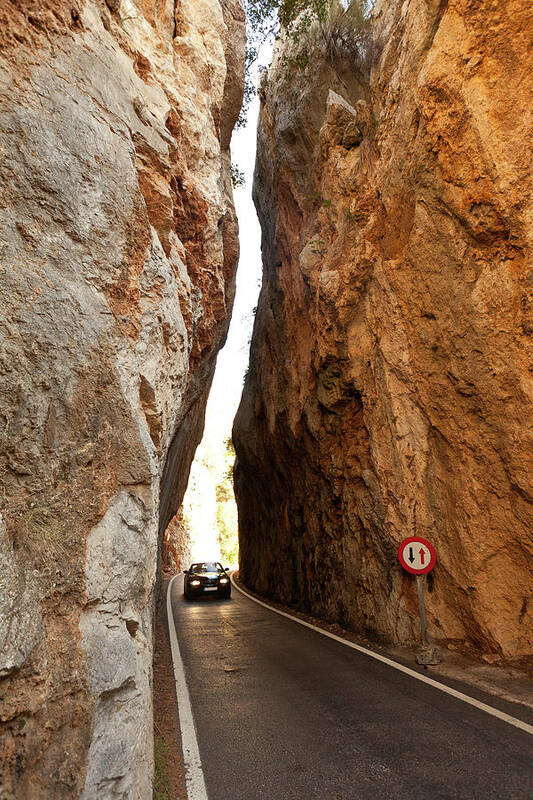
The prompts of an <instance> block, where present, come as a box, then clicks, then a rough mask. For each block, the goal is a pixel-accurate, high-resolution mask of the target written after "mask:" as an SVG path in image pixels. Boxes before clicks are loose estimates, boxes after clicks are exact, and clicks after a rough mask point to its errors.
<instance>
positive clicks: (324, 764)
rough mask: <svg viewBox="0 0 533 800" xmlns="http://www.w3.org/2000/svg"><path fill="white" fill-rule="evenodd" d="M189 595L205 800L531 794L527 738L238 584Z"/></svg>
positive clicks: (187, 667)
mask: <svg viewBox="0 0 533 800" xmlns="http://www.w3.org/2000/svg"><path fill="white" fill-rule="evenodd" d="M182 587H183V580H182V577H181V576H180V577H178V578H177V579H176V580H175V581H174V583H173V586H172V595H171V606H172V612H173V616H174V621H175V626H176V631H177V636H178V641H179V647H180V650H181V656H182V660H183V665H184V671H185V677H186V681H187V685H188V688H189V695H190V700H191V706H192V712H193V716H194V722H195V726H196V731H197V740H198V745H199V751H200V758H201V762H202V768H203V772H204V778H205V785H206V788H207V794H208V797H209V800H256V798H257V800H259V798H269V800H293V798H294V800H315V799H316V800H365V799H366V798H373V800H389V798H390V800H400V799H401V798H405V800H445V798H446V800H448V798H449V799H450V800H451V798H453V799H454V800H461V799H463V798H464V800H467V799H468V800H473V799H475V800H489V799H490V798H494V800H496V799H497V800H511V799H513V800H531V799H532V798H533V736H532V735H531V734H529V733H527V732H525V731H522V730H519V729H517V728H514V727H512V726H511V725H509V724H507V723H506V722H503V721H501V720H499V719H496V718H494V717H491V716H490V715H488V714H487V713H485V712H483V711H481V710H479V709H477V708H474V707H472V706H470V705H468V704H466V703H464V702H462V701H460V700H458V699H455V698H454V697H451V696H449V695H447V694H444V693H443V692H441V691H439V690H438V689H435V688H433V687H431V686H427V685H426V684H424V683H421V682H420V681H419V680H416V679H414V678H412V677H409V676H408V675H405V674H402V673H401V672H398V671H397V670H395V669H392V668H391V667H388V666H386V665H385V664H381V663H379V662H377V661H375V660H373V659H372V658H369V657H368V656H365V655H364V654H362V653H359V652H357V651H354V650H351V649H350V648H348V647H346V646H345V645H343V644H341V643H339V642H336V641H333V640H331V639H328V638H326V637H325V636H322V635H320V634H319V633H317V632H315V631H313V630H309V629H307V628H304V627H302V626H301V625H299V624H298V623H295V622H292V621H291V620H288V619H285V618H283V617H280V616H279V615H278V614H275V613H273V612H272V611H269V610H267V609H265V608H263V607H262V606H260V605H258V604H256V603H254V602H253V601H252V600H250V599H248V598H246V597H244V596H243V595H242V594H240V592H239V591H237V590H236V589H235V588H233V593H232V599H231V600H229V601H228V600H218V599H217V598H212V597H205V598H201V599H199V600H195V601H192V602H189V603H187V602H186V601H185V600H184V598H183V594H182V591H183V589H182ZM426 674H428V673H426ZM439 680H440V679H439ZM447 683H448V685H453V686H454V687H455V688H459V689H460V690H461V691H463V692H465V693H466V694H469V695H471V696H473V697H476V698H477V699H479V700H482V701H484V702H485V703H488V704H489V705H492V706H496V707H497V708H499V709H500V710H502V711H506V712H507V713H509V714H511V715H513V716H515V717H519V718H521V719H522V720H523V721H524V722H527V723H530V724H531V723H532V722H533V719H532V714H530V713H529V712H528V711H527V710H526V709H524V708H523V707H521V706H516V705H514V704H510V703H505V702H504V701H502V700H499V699H495V698H492V697H490V696H488V695H484V694H483V693H481V692H478V691H476V690H474V689H472V688H471V687H467V688H465V686H463V685H459V684H452V683H451V682H450V681H447Z"/></svg>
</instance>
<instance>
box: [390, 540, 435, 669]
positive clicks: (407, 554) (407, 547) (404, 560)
mask: <svg viewBox="0 0 533 800" xmlns="http://www.w3.org/2000/svg"><path fill="white" fill-rule="evenodd" d="M398 559H399V561H400V564H401V565H402V567H403V568H404V569H405V570H407V572H410V573H411V574H412V575H416V590H417V593H418V611H419V613H420V636H421V638H422V644H423V645H424V646H425V647H429V644H430V642H429V636H428V623H427V617H426V606H425V601H424V583H425V578H424V575H427V573H428V572H431V570H432V569H433V567H434V566H435V564H436V562H437V553H436V552H435V548H434V547H433V545H432V544H431V543H430V542H428V540H427V539H422V537H421V536H410V537H409V538H407V539H404V540H403V542H402V543H401V545H400V546H399V548H398ZM417 660H418V659H417ZM439 660H440V659H439ZM419 663H437V662H435V661H428V660H427V659H424V661H422V662H421V661H419Z"/></svg>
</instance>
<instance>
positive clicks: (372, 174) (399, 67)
mask: <svg viewBox="0 0 533 800" xmlns="http://www.w3.org/2000/svg"><path fill="white" fill-rule="evenodd" d="M374 16H375V19H374V29H375V33H376V38H377V39H379V40H380V41H381V42H382V45H383V49H382V53H381V56H380V57H379V60H378V61H377V63H376V65H375V66H374V68H373V71H372V76H371V80H370V82H369V84H368V85H367V87H366V88H365V87H364V86H356V85H354V83H353V81H352V83H349V81H348V80H344V84H345V86H340V85H339V80H338V75H336V74H335V72H334V71H333V70H329V71H328V69H327V67H326V66H321V65H320V64H319V63H317V59H313V63H312V67H311V68H309V69H307V70H306V71H304V72H303V73H301V75H300V77H299V76H298V73H297V72H295V73H294V75H293V78H294V80H293V84H292V85H290V84H289V85H287V82H286V81H283V80H282V79H280V70H281V69H282V66H281V61H280V57H279V54H278V56H276V58H275V61H274V64H273V67H272V68H271V70H270V73H269V77H268V80H267V81H266V82H264V84H263V86H262V91H261V95H262V98H263V105H262V111H261V117H260V126H259V134H258V156H257V168H256V182H255V198H256V204H257V207H258V212H259V216H260V219H261V225H262V231H263V259H264V281H263V289H262V293H261V297H260V301H259V307H258V315H257V320H256V325H255V331H254V336H253V341H252V351H251V352H252V361H251V369H250V373H249V376H248V379H247V381H246V385H245V391H244V396H243V400H242V404H241V408H240V411H239V414H238V416H237V420H236V424H235V431H234V440H235V446H236V450H237V457H238V462H237V468H236V473H235V482H236V494H237V500H238V505H239V525H240V535H241V574H242V577H243V579H244V581H245V583H247V584H248V585H249V586H251V587H253V588H254V589H256V590H257V591H259V592H261V593H263V594H267V595H270V596H274V597H276V598H279V599H280V600H282V601H283V602H288V603H296V604H299V605H301V606H302V607H304V608H306V609H309V610H311V611H312V612H313V613H315V614H317V615H321V616H324V617H326V618H328V619H330V620H338V621H340V622H341V623H342V624H344V625H348V626H350V627H352V628H355V629H358V630H364V631H367V632H368V633H369V634H371V635H375V636H379V637H383V638H384V639H388V640H389V641H391V640H392V641H394V642H404V641H410V640H411V641H414V640H415V639H416V638H417V636H418V628H417V606H416V591H415V588H414V583H413V581H412V579H411V578H410V577H409V576H408V575H407V574H404V573H403V572H402V570H401V568H400V567H399V564H398V562H397V557H396V549H397V546H398V544H399V542H400V541H401V539H402V538H404V537H405V536H408V535H413V534H415V533H416V534H420V535H423V536H427V537H428V538H429V539H430V540H432V541H433V543H434V544H435V546H436V549H437V553H438V562H437V567H436V569H435V572H434V576H433V579H432V580H430V586H429V592H428V596H427V606H428V615H429V620H430V628H431V631H432V633H433V634H434V636H435V637H436V638H437V639H438V640H440V641H441V642H444V643H446V642H447V641H448V642H450V640H456V644H458V645H459V646H469V647H471V648H474V649H475V650H476V651H477V652H484V653H490V652H492V653H494V654H497V655H498V654H499V655H500V656H505V657H516V658H520V657H527V656H529V655H530V653H531V648H532V644H533V640H532V634H533V616H532V615H533V540H532V538H531V530H532V527H533V506H532V501H533V492H532V484H531V475H532V474H533V462H532V458H533V447H532V445H533V436H532V431H533V425H532V423H533V408H532V395H533V383H532V380H531V371H532V355H533V353H532V348H531V332H532V330H533V316H532V308H533V306H532V303H533V295H532V286H531V262H530V260H529V259H530V253H531V231H532V229H531V213H532V198H531V185H530V172H529V153H530V131H529V129H528V121H527V114H526V113H525V110H526V109H528V108H530V107H531V102H532V97H531V81H530V79H529V76H530V72H531V60H530V58H531V52H532V51H531V44H532V42H531V36H532V31H533V25H532V22H533V20H532V16H531V9H530V8H528V7H527V4H524V3H521V2H519V0H516V2H515V1H514V0H510V2H508V3H505V4H501V3H498V2H496V1H495V0H494V2H488V3H483V4H481V3H472V2H467V0H450V1H449V2H447V3H441V2H437V1H436V0H413V2H410V3H402V2H386V3H385V2H382V3H378V4H376V8H375V11H374ZM330 90H333V91H334V92H336V93H337V94H339V95H341V96H342V97H343V98H344V100H343V101H335V98H334V97H333V96H332V95H331V94H329V92H330ZM328 94H329V98H330V100H329V103H328V102H327V98H328ZM360 101H364V103H365V104H366V106H363V105H359V103H360ZM347 106H348V107H349V106H351V107H352V108H353V110H354V111H357V109H359V108H360V109H361V113H363V110H364V108H366V109H367V110H368V115H366V123H365V126H364V131H363V128H361V133H362V134H363V136H362V138H361V140H360V143H356V142H355V141H352V142H351V143H350V146H349V147H346V146H345V145H344V144H343V141H342V135H341V133H342V126H343V125H346V128H348V127H349V125H350V124H351V123H350V120H353V118H354V114H353V113H352V112H351V111H350V110H349V108H348V107H347ZM337 115H338V116H339V122H337Z"/></svg>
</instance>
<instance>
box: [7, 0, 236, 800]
mask: <svg viewBox="0 0 533 800" xmlns="http://www.w3.org/2000/svg"><path fill="white" fill-rule="evenodd" d="M0 23H1V29H2V40H3V42H2V44H3V48H2V55H1V57H0V97H1V100H0V142H1V146H0V186H1V189H0V193H1V194H0V216H1V233H0V293H1V309H2V313H1V318H0V336H1V344H0V419H1V421H2V432H1V436H2V447H1V453H0V463H1V468H2V488H3V492H2V508H1V514H2V519H3V526H2V528H1V529H0V566H1V567H2V569H1V574H0V720H1V723H0V737H1V742H0V749H1V751H2V754H3V757H2V762H1V766H0V786H1V790H0V797H2V800H4V798H5V799H6V800H7V798H15V797H17V798H18V797H24V798H40V799H41V798H67V797H80V796H81V797H83V798H86V800H89V798H98V799H99V800H101V798H108V797H109V798H111V797H113V798H118V797H124V798H126V797H128V798H130V797H138V798H148V797H151V782H152V722H151V716H152V707H151V696H150V688H151V664H152V616H153V609H154V584H155V580H156V566H157V559H158V537H159V538H160V535H161V531H162V530H163V529H164V527H165V526H166V524H167V522H168V520H169V519H170V518H171V517H172V514H173V513H174V511H175V509H176V508H177V506H178V505H179V503H180V501H181V497H180V494H181V493H182V492H183V490H184V488H185V485H186V482H187V474H188V470H189V467H190V462H191V459H192V456H193V453H194V449H195V447H196V444H197V442H198V440H199V438H200V435H201V430H202V425H203V416H204V410H205V399H206V396H207V392H208V389H209V385H210V382H211V378H212V374H213V370H214V365H215V358H216V353H217V350H218V349H219V347H220V346H221V344H222V343H223V341H224V339H225V335H226V331H227V326H228V324H229V317H230V313H231V306H232V302H233V294H234V272H235V267H236V260H237V254H238V244H237V229H236V220H235V214H234V210H233V204H232V197H231V183H230V175H229V153H228V145H229V136H230V133H231V129H232V127H233V124H234V122H235V119H236V116H237V114H238V111H239V105H240V98H241V95H242V69H243V57H244V53H243V51H244V16H243V12H242V9H241V7H240V4H239V3H238V2H237V0H236V2H224V3H223V4H222V5H221V4H219V3H218V2H213V3H210V4H209V5H208V6H206V7H204V6H203V5H202V4H200V3H198V2H196V0H184V1H183V2H181V3H174V2H172V1H171V0H165V2H163V3H156V2H153V3H152V2H141V0H136V1H135V2H133V0H121V1H120V2H119V0H116V2H107V3H105V2H103V0H102V1H99V0H94V1H93V0H91V1H89V0H87V2H85V3H77V4H75V5H72V6H71V5H65V6H64V7H63V5H62V4H60V5H59V6H58V5H57V4H56V3H55V2H52V1H51V0H50V2H47V0H35V2H33V1H32V0H27V1H24V2H20V3H19V2H17V3H9V2H6V3H3V4H2V5H1V7H0ZM169 453H171V457H170V458H169ZM161 502H163V505H164V511H163V513H161V512H160V508H161Z"/></svg>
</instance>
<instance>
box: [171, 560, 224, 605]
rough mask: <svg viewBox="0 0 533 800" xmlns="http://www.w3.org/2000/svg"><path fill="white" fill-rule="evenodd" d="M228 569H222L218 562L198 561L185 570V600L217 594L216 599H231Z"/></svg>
mask: <svg viewBox="0 0 533 800" xmlns="http://www.w3.org/2000/svg"><path fill="white" fill-rule="evenodd" d="M228 569H229V567H226V569H224V567H222V566H221V565H220V564H219V562H218V561H200V562H198V563H197V564H191V566H190V569H186V570H185V581H184V585H183V593H184V595H185V599H186V600H190V599H191V598H193V597H200V595H203V594H215V592H216V594H217V597H231V583H230V579H229V577H228V575H227V571H228Z"/></svg>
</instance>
